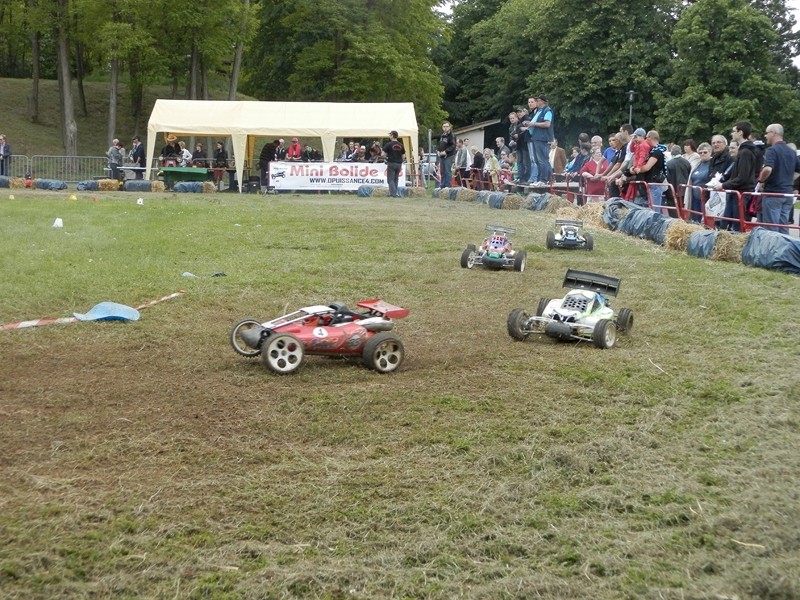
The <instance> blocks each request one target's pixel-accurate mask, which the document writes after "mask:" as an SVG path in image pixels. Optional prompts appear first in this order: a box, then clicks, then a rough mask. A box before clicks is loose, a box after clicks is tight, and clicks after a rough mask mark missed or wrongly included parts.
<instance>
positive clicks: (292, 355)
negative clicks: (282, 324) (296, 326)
mask: <svg viewBox="0 0 800 600" xmlns="http://www.w3.org/2000/svg"><path fill="white" fill-rule="evenodd" d="M304 355H305V351H304V350H303V344H301V343H300V340H298V339H297V338H296V337H294V336H293V335H292V334H291V333H278V334H275V335H272V336H270V337H268V338H267V339H266V341H265V342H264V345H263V346H262V348H261V362H263V363H264V366H265V367H267V368H268V369H269V370H270V371H272V372H273V373H277V374H278V375H288V374H289V373H293V372H294V371H296V370H297V369H299V368H300V365H302V364H303V356H304Z"/></svg>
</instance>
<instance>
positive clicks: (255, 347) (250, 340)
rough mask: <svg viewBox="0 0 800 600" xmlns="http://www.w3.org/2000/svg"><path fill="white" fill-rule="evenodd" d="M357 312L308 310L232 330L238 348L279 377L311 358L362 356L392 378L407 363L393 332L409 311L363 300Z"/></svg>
mask: <svg viewBox="0 0 800 600" xmlns="http://www.w3.org/2000/svg"><path fill="white" fill-rule="evenodd" d="M357 306H358V307H359V308H361V309H363V310H362V311H360V312H356V311H352V310H350V309H349V308H347V306H345V305H344V304H330V305H328V306H323V305H319V306H306V307H304V308H301V309H299V310H296V311H294V312H292V313H289V314H286V315H283V316H281V317H278V318H276V319H272V320H271V321H266V322H261V321H258V320H256V319H243V320H241V321H239V322H238V323H236V325H234V326H233V329H232V330H231V335H230V341H231V345H232V346H233V349H234V350H235V351H236V352H237V353H238V354H241V355H242V356H246V357H248V358H255V357H256V356H259V355H260V356H261V361H262V362H263V363H264V366H266V367H267V368H268V369H269V370H270V371H272V372H274V373H280V374H286V373H292V372H293V371H295V370H296V369H298V368H299V367H300V365H301V364H302V362H303V357H304V356H305V355H306V354H317V355H326V356H361V357H362V359H363V360H364V363H365V364H366V365H367V367H369V368H370V369H373V370H375V371H378V372H379V373H391V372H392V371H395V370H396V369H397V368H398V367H399V366H400V363H402V362H403V356H404V350H403V344H402V343H401V342H400V340H399V339H398V338H397V337H396V336H395V335H393V334H392V333H390V331H391V330H392V328H393V327H394V321H393V319H402V318H404V317H406V316H408V313H409V311H408V309H406V308H400V307H399V306H394V305H392V304H388V303H386V302H384V301H383V300H377V299H376V300H362V301H361V302H358V303H357Z"/></svg>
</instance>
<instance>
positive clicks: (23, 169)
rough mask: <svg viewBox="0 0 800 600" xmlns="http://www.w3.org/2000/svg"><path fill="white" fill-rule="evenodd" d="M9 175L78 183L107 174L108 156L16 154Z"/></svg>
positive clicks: (13, 156)
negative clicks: (29, 155)
mask: <svg viewBox="0 0 800 600" xmlns="http://www.w3.org/2000/svg"><path fill="white" fill-rule="evenodd" d="M9 166H10V168H9V173H8V176H9V177H28V176H30V177H31V178H33V179H56V180H59V181H65V182H67V183H76V182H78V181H85V180H87V179H93V178H95V177H103V176H107V173H108V170H107V167H108V158H106V157H105V156H43V155H39V156H32V157H28V156H25V155H24V154H14V155H12V156H11V164H10V165H9Z"/></svg>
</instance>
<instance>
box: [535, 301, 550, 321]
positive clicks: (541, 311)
mask: <svg viewBox="0 0 800 600" xmlns="http://www.w3.org/2000/svg"><path fill="white" fill-rule="evenodd" d="M548 304H550V298H540V299H539V306H537V307H536V316H537V317H541V316H542V315H543V314H544V311H545V309H546V308H547V305H548Z"/></svg>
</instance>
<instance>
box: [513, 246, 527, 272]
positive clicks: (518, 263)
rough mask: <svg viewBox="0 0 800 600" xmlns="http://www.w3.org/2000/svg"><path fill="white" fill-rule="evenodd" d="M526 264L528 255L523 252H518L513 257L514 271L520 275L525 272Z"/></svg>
mask: <svg viewBox="0 0 800 600" xmlns="http://www.w3.org/2000/svg"><path fill="white" fill-rule="evenodd" d="M527 262H528V253H527V252H525V250H520V251H519V252H517V255H516V256H515V257H514V270H515V271H518V272H520V273H522V272H523V271H524V270H525V264H526V263H527Z"/></svg>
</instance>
